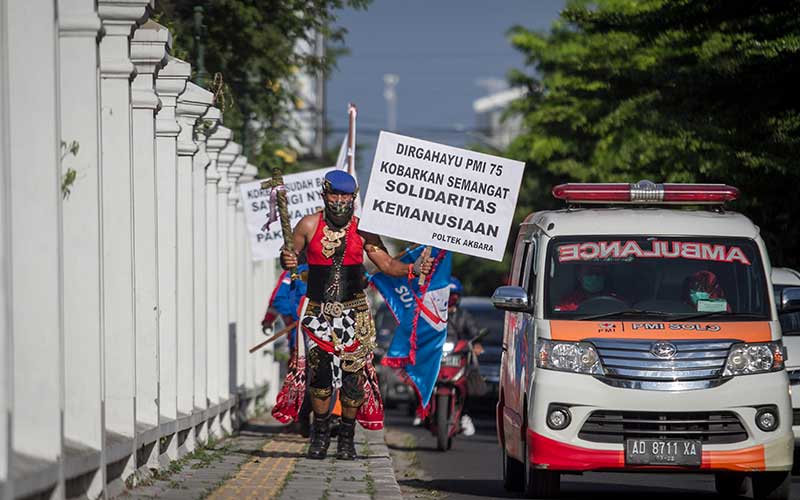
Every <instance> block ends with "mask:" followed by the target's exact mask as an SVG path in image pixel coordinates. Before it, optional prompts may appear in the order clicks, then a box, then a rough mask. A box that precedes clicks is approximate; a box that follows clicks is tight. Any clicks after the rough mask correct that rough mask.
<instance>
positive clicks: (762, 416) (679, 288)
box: [492, 181, 800, 499]
mask: <svg viewBox="0 0 800 500" xmlns="http://www.w3.org/2000/svg"><path fill="white" fill-rule="evenodd" d="M553 195H554V196H555V197H556V198H558V199H561V200H563V201H564V202H565V203H566V207H565V208H564V209H562V210H553V211H543V212H536V213H532V214H530V215H529V216H528V217H527V218H526V219H525V220H524V222H523V223H522V224H521V225H520V228H519V235H518V238H517V240H516V245H515V248H514V256H513V259H512V263H511V270H510V273H509V285H508V286H502V287H499V288H498V289H497V290H496V291H495V292H494V295H493V297H492V301H493V303H494V305H495V307H497V308H499V309H503V310H505V311H506V314H505V330H504V337H503V346H502V348H503V356H502V361H501V373H500V389H499V401H498V404H497V433H498V439H499V442H500V445H501V449H502V455H503V456H502V464H503V480H504V485H505V487H506V488H507V489H509V490H524V491H525V493H526V494H527V495H528V496H530V497H536V498H540V497H556V496H558V494H559V491H560V480H561V476H562V475H563V474H581V473H584V472H593V471H604V472H609V471H612V472H613V471H616V472H633V471H647V472H664V473H674V472H697V473H706V474H713V477H714V483H715V486H716V489H717V491H718V492H719V493H720V494H723V495H730V496H736V495H739V494H742V493H744V492H745V491H746V490H747V488H748V486H752V491H753V495H754V498H756V499H767V498H770V499H773V498H774V499H784V498H789V494H790V487H791V469H792V451H793V446H794V439H793V434H792V406H791V401H790V390H789V380H788V377H787V373H786V369H785V363H786V350H785V348H784V346H783V344H782V341H781V328H780V323H779V321H778V312H779V309H778V308H776V299H775V297H774V292H773V288H772V286H771V279H770V271H771V269H770V263H769V259H768V256H767V252H766V249H765V246H764V242H763V241H762V240H761V237H760V236H759V230H758V227H756V226H755V225H754V224H753V223H752V222H751V221H750V220H749V219H748V218H747V217H744V216H743V215H741V214H738V213H735V212H732V211H729V210H727V209H726V208H725V203H726V202H729V201H733V200H735V199H736V198H737V197H738V195H739V191H738V190H737V189H736V188H734V187H731V186H726V185H720V184H655V183H653V182H650V181H640V182H638V183H635V184H562V185H560V186H557V187H555V188H554V189H553ZM797 292H800V289H784V290H783V292H782V297H783V298H782V300H780V301H779V307H780V311H782V312H786V311H789V310H800V300H796V299H797V298H798V295H797Z"/></svg>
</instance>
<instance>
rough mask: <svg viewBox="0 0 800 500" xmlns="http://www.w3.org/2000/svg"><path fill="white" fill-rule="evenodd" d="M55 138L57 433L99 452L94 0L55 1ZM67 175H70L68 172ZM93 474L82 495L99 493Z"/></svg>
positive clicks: (96, 24)
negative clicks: (60, 328) (65, 185)
mask: <svg viewBox="0 0 800 500" xmlns="http://www.w3.org/2000/svg"><path fill="white" fill-rule="evenodd" d="M58 9H59V12H60V16H59V23H58V26H59V69H60V73H61V75H60V93H61V95H62V96H67V98H63V99H61V103H60V104H61V109H60V119H61V123H60V131H61V132H60V133H61V140H62V141H63V142H64V143H65V144H67V145H68V146H67V149H69V146H72V145H74V146H75V148H74V149H73V151H74V153H72V152H66V154H63V157H62V160H61V176H62V178H64V177H66V176H72V175H74V181H73V182H72V184H71V185H70V186H69V194H68V195H66V196H65V198H64V201H63V211H62V217H63V219H62V224H63V233H62V245H63V252H64V257H63V258H64V262H66V263H68V264H67V265H65V266H64V268H63V273H64V294H63V300H64V362H65V365H64V384H65V395H66V397H65V409H64V410H65V414H64V435H65V438H66V440H67V450H66V454H67V457H69V452H70V449H71V447H72V446H73V445H77V446H76V448H77V447H78V446H81V447H89V448H92V449H95V450H100V449H101V447H102V442H103V420H102V406H101V400H102V395H103V393H102V386H101V381H102V359H103V349H102V330H101V328H102V323H101V318H102V314H101V305H102V296H101V292H102V287H101V285H102V280H101V265H100V264H101V262H100V208H101V207H100V175H99V174H100V171H99V166H100V140H99V139H100V138H99V134H98V131H99V129H100V125H99V108H98V102H99V89H100V82H99V79H98V76H97V55H98V49H97V37H98V34H99V31H100V18H98V17H97V14H96V12H95V10H94V1H93V0H59V2H58ZM73 172H74V174H73ZM102 480H103V475H102V473H100V472H98V473H97V474H96V476H95V477H94V478H93V479H92V480H91V482H90V484H89V485H88V489H87V491H86V495H87V496H88V497H90V498H95V497H97V496H98V495H99V494H100V493H101V491H102V487H103V484H102Z"/></svg>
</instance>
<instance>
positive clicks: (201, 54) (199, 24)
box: [194, 5, 208, 88]
mask: <svg viewBox="0 0 800 500" xmlns="http://www.w3.org/2000/svg"><path fill="white" fill-rule="evenodd" d="M204 36H205V26H203V7H201V6H199V5H198V6H197V7H195V8H194V48H195V58H196V59H195V66H196V67H197V85H199V86H201V87H203V88H205V86H206V82H207V80H208V73H207V72H206V44H205V42H203V37H204Z"/></svg>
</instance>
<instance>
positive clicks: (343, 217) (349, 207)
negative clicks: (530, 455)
mask: <svg viewBox="0 0 800 500" xmlns="http://www.w3.org/2000/svg"><path fill="white" fill-rule="evenodd" d="M353 207H354V203H353V200H350V201H327V200H325V221H326V222H327V223H328V225H329V226H334V227H335V228H341V227H344V226H345V224H347V223H348V222H349V221H350V218H351V217H352V216H353Z"/></svg>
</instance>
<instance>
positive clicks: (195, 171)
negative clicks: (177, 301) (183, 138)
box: [187, 83, 222, 442]
mask: <svg viewBox="0 0 800 500" xmlns="http://www.w3.org/2000/svg"><path fill="white" fill-rule="evenodd" d="M187 88H188V90H190V91H192V92H195V93H197V94H198V95H199V97H198V99H199V100H201V101H202V102H208V103H209V105H210V103H211V102H212V99H213V95H212V94H211V92H208V91H207V90H205V89H202V88H200V87H198V86H197V85H195V84H193V83H189V84H187ZM221 117H222V115H221V113H220V112H219V110H218V109H217V108H213V107H209V108H208V110H207V111H206V113H205V114H204V115H203V116H202V117H201V118H200V119H199V120H198V122H197V125H196V126H195V130H194V138H195V143H196V144H197V148H198V149H197V153H196V154H195V156H194V158H193V162H192V197H193V200H194V201H193V208H192V210H193V213H194V216H193V217H192V221H193V226H192V229H193V232H194V234H193V240H194V252H195V253H194V264H193V270H194V272H193V290H194V325H195V326H194V354H195V358H194V408H195V412H200V411H203V410H204V409H206V408H208V406H209V404H210V400H209V397H208V328H207V327H208V324H207V323H208V307H206V304H207V303H208V293H209V292H208V277H207V275H206V272H207V268H208V259H207V256H206V245H207V244H208V242H207V241H206V239H207V235H206V182H207V180H206V174H207V172H206V169H207V168H208V167H209V165H210V164H211V158H210V157H209V156H208V153H207V151H206V142H207V140H208V134H210V133H211V132H212V131H213V130H214V128H215V127H216V126H217V123H219V120H220V119H221ZM214 175H216V172H215V173H214ZM214 193H215V195H216V186H214ZM195 437H196V438H197V440H198V441H200V442H205V440H206V439H207V438H208V428H207V425H206V424H202V425H200V426H198V427H197V428H195Z"/></svg>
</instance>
